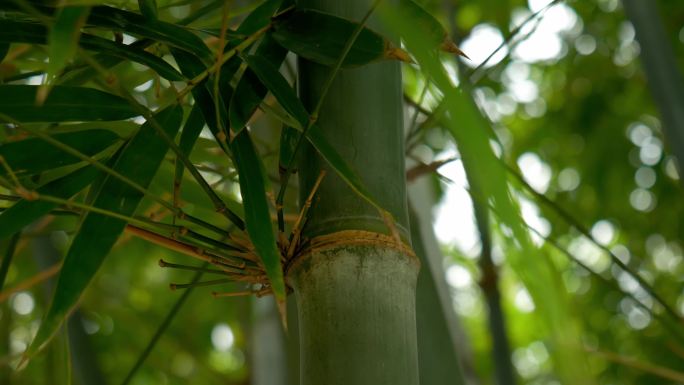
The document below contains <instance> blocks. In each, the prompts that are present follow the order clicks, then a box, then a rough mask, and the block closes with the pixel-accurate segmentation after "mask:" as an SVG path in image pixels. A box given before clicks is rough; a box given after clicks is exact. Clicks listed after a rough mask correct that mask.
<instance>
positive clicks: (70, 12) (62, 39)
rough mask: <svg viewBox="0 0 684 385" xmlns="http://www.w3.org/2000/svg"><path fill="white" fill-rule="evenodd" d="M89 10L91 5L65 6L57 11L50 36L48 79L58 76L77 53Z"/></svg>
mask: <svg viewBox="0 0 684 385" xmlns="http://www.w3.org/2000/svg"><path fill="white" fill-rule="evenodd" d="M89 12H90V8H89V7H64V8H60V9H59V10H58V11H57V16H56V17H55V23H54V24H53V25H52V28H50V34H49V36H48V58H49V62H48V66H47V72H48V79H53V78H54V77H55V76H57V75H58V74H59V73H60V72H61V71H62V70H63V69H64V67H65V66H66V65H67V64H68V63H69V61H71V59H72V58H73V57H74V55H75V54H76V50H77V49H78V38H79V35H80V34H81V28H82V27H83V25H84V24H85V21H86V19H87V18H88V13H89Z"/></svg>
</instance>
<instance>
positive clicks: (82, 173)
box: [0, 166, 101, 240]
mask: <svg viewBox="0 0 684 385" xmlns="http://www.w3.org/2000/svg"><path fill="white" fill-rule="evenodd" d="M100 174H101V171H99V170H98V169H96V168H95V167H92V166H86V167H83V168H80V169H78V170H76V171H74V172H72V173H71V174H69V175H66V176H64V177H62V178H59V179H56V180H54V181H52V182H50V183H48V184H46V185H44V186H41V187H39V188H38V189H37V190H36V192H37V193H38V194H39V195H41V194H43V195H50V196H54V197H57V198H62V199H69V198H71V197H72V196H74V195H76V194H77V193H78V192H79V191H81V190H83V189H84V188H86V186H88V185H89V184H91V183H92V182H93V181H94V180H95V178H96V177H97V176H98V175H100ZM57 206H59V205H58V204H57V203H53V202H46V201H41V200H35V201H27V200H20V201H18V202H16V203H15V204H13V205H12V206H11V207H9V208H8V209H7V210H5V211H3V212H2V213H1V214H0V240H1V239H5V238H7V237H9V236H11V235H12V234H14V233H16V232H18V231H21V229H23V228H24V227H25V226H28V225H30V224H31V223H33V222H34V221H36V220H37V219H39V218H41V217H42V216H44V215H47V214H48V213H49V212H50V211H51V210H53V209H55V208H57Z"/></svg>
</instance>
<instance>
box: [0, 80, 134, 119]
mask: <svg viewBox="0 0 684 385" xmlns="http://www.w3.org/2000/svg"><path fill="white" fill-rule="evenodd" d="M38 88H39V86H30V85H15V84H5V85H0V114H2V115H6V116H9V117H10V118H12V119H14V120H18V121H20V122H73V121H92V120H123V119H128V118H132V117H134V116H137V115H140V113H138V112H137V111H136V110H135V109H134V108H133V107H132V106H131V105H130V104H129V103H128V101H127V100H126V99H124V98H122V97H119V96H116V95H112V94H109V93H106V92H103V91H100V90H96V89H94V88H86V87H68V86H55V87H53V88H52V90H51V91H50V94H49V95H48V97H47V99H46V100H45V101H44V102H43V104H41V105H36V92H37V91H38ZM2 121H4V119H3V118H1V117H0V122H2Z"/></svg>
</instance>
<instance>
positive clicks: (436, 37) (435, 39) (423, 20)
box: [398, 0, 468, 58]
mask: <svg viewBox="0 0 684 385" xmlns="http://www.w3.org/2000/svg"><path fill="white" fill-rule="evenodd" d="M398 9H399V12H400V13H401V15H402V17H404V18H405V20H411V25H412V27H413V28H411V29H410V30H406V31H402V32H403V33H402V35H401V36H404V35H405V34H408V33H415V32H414V31H415V30H420V33H421V34H422V35H423V36H424V37H425V39H426V41H427V42H429V44H430V47H431V48H432V49H439V50H442V51H444V52H449V53H454V54H457V55H461V56H463V57H465V58H467V57H468V56H466V54H464V53H463V51H461V50H460V49H459V48H458V46H456V44H455V43H454V41H453V40H451V37H450V36H449V32H447V30H446V29H445V28H444V26H443V25H442V23H440V22H439V21H438V20H437V19H435V17H434V16H432V15H431V14H430V12H428V11H426V10H425V8H423V7H422V6H421V5H420V4H418V3H416V2H415V1H414V0H400V1H399V7H398Z"/></svg>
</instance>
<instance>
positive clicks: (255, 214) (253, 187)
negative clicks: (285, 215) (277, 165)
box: [231, 130, 285, 303]
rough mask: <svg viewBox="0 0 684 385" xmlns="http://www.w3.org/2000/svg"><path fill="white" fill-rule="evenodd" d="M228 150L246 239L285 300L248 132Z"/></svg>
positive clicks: (277, 254)
mask: <svg viewBox="0 0 684 385" xmlns="http://www.w3.org/2000/svg"><path fill="white" fill-rule="evenodd" d="M231 148H232V150H233V154H234V155H235V163H236V167H237V170H238V174H239V178H240V191H241V193H242V201H243V204H244V206H245V225H246V228H247V233H248V234H249V238H250V239H251V240H252V244H253V245H254V248H255V249H256V252H257V254H259V257H260V258H261V262H262V263H263V265H264V269H265V270H266V274H267V275H268V279H269V281H270V283H271V288H272V290H273V294H274V295H275V297H276V300H277V301H278V302H279V303H284V301H285V281H284V279H283V268H282V265H281V263H280V251H279V250H278V246H277V244H276V237H275V234H274V232H273V225H272V223H271V214H270V211H269V208H268V198H267V192H266V184H265V183H264V180H265V179H266V174H265V172H264V167H263V164H262V163H261V158H260V157H259V156H258V154H257V152H256V149H255V148H254V144H253V143H252V139H251V137H250V136H249V131H248V130H241V131H240V132H239V133H238V134H237V135H236V136H235V138H233V141H232V142H231Z"/></svg>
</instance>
